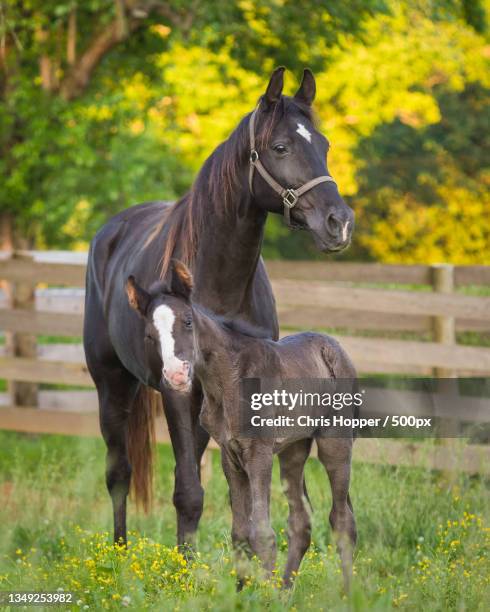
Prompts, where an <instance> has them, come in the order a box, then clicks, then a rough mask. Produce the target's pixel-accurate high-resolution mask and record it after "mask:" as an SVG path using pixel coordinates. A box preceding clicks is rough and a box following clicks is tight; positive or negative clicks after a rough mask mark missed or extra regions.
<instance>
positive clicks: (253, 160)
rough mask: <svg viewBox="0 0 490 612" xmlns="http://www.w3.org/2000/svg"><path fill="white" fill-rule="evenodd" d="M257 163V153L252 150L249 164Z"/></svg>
mask: <svg viewBox="0 0 490 612" xmlns="http://www.w3.org/2000/svg"><path fill="white" fill-rule="evenodd" d="M258 161H259V154H258V153H257V151H256V150H255V149H252V150H251V151H250V163H251V164H255V163H256V162H258Z"/></svg>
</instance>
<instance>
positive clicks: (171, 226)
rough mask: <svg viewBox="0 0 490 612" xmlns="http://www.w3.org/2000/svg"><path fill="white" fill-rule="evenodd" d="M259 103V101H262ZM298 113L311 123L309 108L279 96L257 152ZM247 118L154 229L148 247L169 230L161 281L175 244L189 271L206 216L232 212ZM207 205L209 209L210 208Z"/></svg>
mask: <svg viewBox="0 0 490 612" xmlns="http://www.w3.org/2000/svg"><path fill="white" fill-rule="evenodd" d="M261 100H262V98H261ZM294 111H296V112H300V113H301V114H303V115H305V116H306V117H307V118H308V119H309V120H310V121H313V122H314V115H313V112H312V109H311V107H309V106H307V105H305V104H302V103H301V102H299V101H298V100H296V99H294V98H289V97H287V96H282V97H281V99H280V100H279V101H278V102H277V103H276V104H274V105H273V106H272V107H270V108H269V109H268V110H267V111H265V112H264V113H261V116H265V120H263V119H261V120H259V121H258V125H257V128H256V129H257V133H256V141H257V146H258V148H259V150H260V149H262V148H264V147H267V145H268V142H269V140H270V137H271V134H272V132H273V130H274V128H275V127H276V125H277V124H278V123H279V122H280V121H281V120H282V119H283V118H284V116H285V115H287V114H288V113H291V112H294ZM251 114H252V113H249V114H247V115H246V116H245V117H243V119H242V120H241V121H240V123H239V124H238V126H237V127H236V128H235V129H234V130H233V132H232V133H231V134H230V136H229V138H228V139H227V140H225V141H224V142H223V143H221V144H220V145H219V146H218V147H217V148H216V149H215V150H214V152H213V153H212V154H211V155H210V156H209V157H208V158H207V160H206V161H205V162H204V164H203V166H202V168H201V170H200V171H199V174H198V175H197V177H196V180H195V181H194V183H193V185H192V187H191V189H190V191H189V192H188V193H187V194H186V195H184V196H183V197H182V198H181V199H180V200H178V201H177V202H176V203H175V204H174V205H173V206H171V207H169V208H168V209H167V210H166V211H165V213H164V215H163V217H162V219H161V221H160V223H159V224H158V225H157V227H155V229H154V231H153V232H152V234H151V236H150V237H149V239H148V241H147V243H146V244H147V245H148V244H149V243H150V242H152V241H153V239H154V238H156V236H157V235H159V234H160V232H161V231H162V229H163V227H164V226H168V234H167V238H166V244H165V250H164V252H163V256H162V260H161V270H160V278H164V277H165V275H166V273H167V270H168V266H169V264H170V260H171V259H172V256H173V253H174V250H175V247H176V245H177V243H179V245H181V248H182V251H181V253H179V259H180V260H181V261H183V262H184V263H185V264H186V265H188V266H190V267H192V263H193V260H194V257H195V254H196V251H197V247H198V241H199V236H200V234H201V232H202V229H203V226H204V224H205V223H206V222H209V221H210V219H209V214H210V213H211V214H216V215H227V214H232V213H233V212H234V211H233V201H234V199H233V196H234V195H235V194H236V193H237V192H238V191H239V190H240V189H241V188H242V186H241V185H240V168H242V167H243V165H244V164H246V163H247V160H248V157H249V154H250V138H249V122H250V117H251ZM209 204H210V206H209Z"/></svg>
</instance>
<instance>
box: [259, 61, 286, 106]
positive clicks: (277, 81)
mask: <svg viewBox="0 0 490 612" xmlns="http://www.w3.org/2000/svg"><path fill="white" fill-rule="evenodd" d="M285 70H286V68H284V66H279V68H276V69H275V70H274V72H273V73H272V74H271V78H270V81H269V85H267V89H266V90H265V94H264V100H265V102H266V103H267V104H274V103H275V102H278V101H279V100H280V98H281V94H282V88H283V87H284V71H285Z"/></svg>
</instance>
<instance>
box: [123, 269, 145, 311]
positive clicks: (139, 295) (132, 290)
mask: <svg viewBox="0 0 490 612" xmlns="http://www.w3.org/2000/svg"><path fill="white" fill-rule="evenodd" d="M126 294H127V296H128V302H129V305H130V306H131V308H134V310H136V312H137V313H138V314H140V315H141V316H142V317H144V316H145V314H146V311H147V309H148V306H149V304H150V302H151V296H150V294H149V293H147V292H146V291H145V290H144V289H143V288H142V287H140V286H139V285H138V283H137V282H136V281H135V279H134V276H129V277H128V280H127V281H126Z"/></svg>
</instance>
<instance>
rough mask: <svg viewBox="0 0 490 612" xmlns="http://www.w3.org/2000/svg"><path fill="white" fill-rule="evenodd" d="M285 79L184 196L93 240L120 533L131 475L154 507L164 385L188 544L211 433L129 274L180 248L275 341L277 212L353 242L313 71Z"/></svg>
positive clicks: (89, 303)
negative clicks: (294, 87) (158, 409)
mask: <svg viewBox="0 0 490 612" xmlns="http://www.w3.org/2000/svg"><path fill="white" fill-rule="evenodd" d="M283 81H284V68H278V69H276V70H275V71H274V73H273V74H272V76H271V79H270V82H269V84H268V87H267V90H266V92H265V94H264V95H263V96H262V97H261V98H260V101H259V105H258V106H257V108H256V110H255V111H254V112H253V113H250V114H248V115H247V116H245V117H244V118H243V119H242V121H241V122H240V123H239V125H238V126H237V128H236V129H235V130H234V132H233V133H232V134H231V136H230V137H229V138H228V140H226V141H225V142H224V143H222V144H221V145H220V146H219V147H218V148H217V149H216V150H215V151H214V152H213V153H212V154H211V156H210V157H209V158H208V159H207V160H206V162H205V163H204V165H203V167H202V169H201V171H200V172H199V174H198V176H197V178H196V180H195V182H194V184H193V186H192V188H191V190H190V191H189V193H188V194H186V195H185V196H184V197H183V198H182V199H181V200H179V201H178V202H176V203H175V204H173V205H171V206H169V205H167V204H165V203H162V202H149V203H145V204H141V205H139V206H134V207H132V208H130V209H128V210H125V211H123V212H121V213H120V214H118V215H116V216H115V217H114V218H112V219H111V220H110V221H109V222H108V223H107V224H106V225H104V227H103V228H102V229H101V230H100V231H99V232H98V233H97V235H96V236H95V237H94V239H93V241H92V244H91V247H90V253H89V260H88V268H87V289H86V299H85V324H84V346H85V354H86V359H87V364H88V367H89V370H90V373H91V375H92V377H93V379H94V382H95V385H96V387H97V391H98V397H99V406H100V425H101V430H102V434H103V436H104V440H105V442H106V445H107V471H106V481H107V487H108V490H109V493H110V495H111V498H112V503H113V509H114V539H115V540H116V541H118V540H123V541H125V539H126V498H127V495H128V492H129V486H130V482H131V481H132V485H133V487H134V491H135V494H136V498H137V499H139V500H141V501H142V502H143V505H144V506H145V507H147V506H148V503H149V497H150V486H149V485H150V478H151V437H152V431H153V421H154V416H155V406H156V403H157V400H158V401H159V400H160V397H159V394H160V393H161V396H162V399H163V406H164V411H165V416H166V419H167V423H168V428H169V431H170V437H171V440H172V445H173V449H174V453H175V460H176V467H175V490H174V497H173V500H174V504H175V507H176V511H177V541H178V543H179V544H184V543H186V544H192V542H193V539H194V535H195V532H196V530H197V526H198V522H199V519H200V517H201V513H202V507H203V494H204V492H203V489H202V487H201V483H200V470H199V466H200V459H201V456H202V453H203V452H204V450H205V448H206V445H207V443H208V440H209V436H208V434H207V433H206V432H205V431H204V430H203V429H202V428H201V427H200V425H199V421H198V419H199V413H200V409H201V403H202V391H201V389H200V387H199V383H198V382H197V380H194V382H193V387H192V392H191V393H190V394H189V395H187V396H185V395H182V394H179V392H178V391H175V390H173V389H170V388H169V387H168V386H165V385H164V384H163V374H162V367H163V365H162V357H161V348H160V347H158V346H157V345H156V344H155V342H154V339H152V337H151V336H149V337H145V335H144V330H143V327H144V323H143V321H142V320H141V318H140V317H138V315H137V314H136V313H135V312H134V310H132V309H131V307H130V306H129V305H128V300H127V296H126V294H125V291H124V286H125V281H126V279H127V278H128V276H129V275H130V274H134V275H135V276H136V277H137V278H138V280H139V281H140V282H141V284H142V285H143V286H150V285H151V284H152V283H153V282H154V281H155V280H158V278H159V277H160V278H165V277H166V275H167V273H168V266H169V262H170V260H171V258H172V257H177V258H179V259H181V260H183V261H184V262H185V263H186V264H187V265H188V266H189V267H190V268H191V270H192V274H193V277H194V283H195V285H194V300H195V302H196V303H199V304H201V305H202V306H204V307H206V308H209V309H210V310H212V311H213V312H215V313H217V314H219V315H223V316H225V317H227V318H228V319H241V320H243V321H245V322H249V323H252V324H254V325H257V326H259V327H261V328H263V329H265V330H267V332H268V334H269V335H270V337H271V338H273V339H277V337H278V322H277V315H276V309H275V302H274V297H273V295H272V291H271V287H270V283H269V280H268V278H267V274H266V271H265V268H264V265H263V262H262V260H261V258H260V249H261V245H262V239H263V232H264V224H265V221H266V217H267V214H268V213H269V212H273V213H278V214H285V217H286V220H287V222H288V223H290V224H291V225H293V226H296V227H300V228H304V229H306V230H308V231H309V232H310V233H311V234H312V236H313V239H314V240H315V243H316V244H317V245H318V247H319V248H320V249H321V250H323V251H330V252H331V251H339V250H341V249H343V248H345V247H346V246H347V245H348V244H349V242H350V237H351V233H352V229H353V213H352V211H351V209H350V208H349V207H348V206H347V205H346V204H345V202H344V201H343V199H342V197H341V196H340V195H339V192H338V190H337V186H336V184H335V182H334V181H333V179H332V178H331V177H330V176H329V174H328V170H327V166H326V158H327V152H328V141H327V140H326V138H325V137H324V136H323V135H322V134H320V133H319V132H318V131H317V129H316V127H315V124H314V118H313V114H312V109H311V104H312V102H313V99H314V97H315V79H314V77H313V74H312V73H311V72H310V71H309V70H305V71H304V74H303V79H302V82H301V85H300V88H299V90H298V91H297V93H296V94H295V96H294V97H287V96H283V95H282V89H283ZM179 324H182V325H185V322H180V323H179ZM143 338H144V339H143ZM155 391H157V392H158V394H157V393H155Z"/></svg>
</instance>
